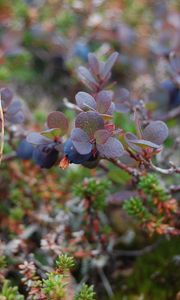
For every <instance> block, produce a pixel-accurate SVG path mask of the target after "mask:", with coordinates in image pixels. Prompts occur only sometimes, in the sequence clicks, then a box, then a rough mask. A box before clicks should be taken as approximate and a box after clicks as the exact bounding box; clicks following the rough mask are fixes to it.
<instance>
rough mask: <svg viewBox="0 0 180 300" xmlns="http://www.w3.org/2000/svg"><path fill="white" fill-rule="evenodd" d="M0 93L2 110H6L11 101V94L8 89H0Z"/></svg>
mask: <svg viewBox="0 0 180 300" xmlns="http://www.w3.org/2000/svg"><path fill="white" fill-rule="evenodd" d="M0 93H1V102H2V108H3V109H6V108H7V107H8V106H9V105H10V103H11V101H12V98H13V93H12V91H11V90H10V89H8V88H2V89H0Z"/></svg>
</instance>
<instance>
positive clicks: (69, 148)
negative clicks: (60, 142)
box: [64, 139, 92, 164]
mask: <svg viewBox="0 0 180 300" xmlns="http://www.w3.org/2000/svg"><path fill="white" fill-rule="evenodd" d="M64 153H65V155H66V156H67V158H68V159H69V161H70V163H73V164H82V163H83V162H85V161H87V160H88V159H89V158H90V157H91V155H92V154H91V152H90V153H88V154H85V155H82V154H79V153H78V152H77V150H76V149H75V147H74V145H73V143H72V141H71V139H68V140H67V141H66V142H65V144H64Z"/></svg>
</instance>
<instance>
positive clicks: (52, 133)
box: [40, 128, 61, 140]
mask: <svg viewBox="0 0 180 300" xmlns="http://www.w3.org/2000/svg"><path fill="white" fill-rule="evenodd" d="M40 134H41V135H43V136H45V137H47V138H49V139H52V140H53V139H54V138H56V137H59V136H60V135H61V129H60V128H52V129H48V130H45V131H41V133H40Z"/></svg>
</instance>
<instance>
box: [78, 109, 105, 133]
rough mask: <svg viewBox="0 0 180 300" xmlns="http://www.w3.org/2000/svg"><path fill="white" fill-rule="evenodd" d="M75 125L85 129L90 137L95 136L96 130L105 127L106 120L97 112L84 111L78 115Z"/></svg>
mask: <svg viewBox="0 0 180 300" xmlns="http://www.w3.org/2000/svg"><path fill="white" fill-rule="evenodd" d="M75 126H76V127H78V128H81V129H83V130H84V131H85V132H86V133H87V134H88V135H89V137H90V138H93V137H94V133H95V132H96V130H98V129H103V128H104V121H103V119H102V118H101V116H100V115H99V114H98V113H96V112H91V111H88V112H82V113H80V114H79V115H78V116H77V118H76V121H75Z"/></svg>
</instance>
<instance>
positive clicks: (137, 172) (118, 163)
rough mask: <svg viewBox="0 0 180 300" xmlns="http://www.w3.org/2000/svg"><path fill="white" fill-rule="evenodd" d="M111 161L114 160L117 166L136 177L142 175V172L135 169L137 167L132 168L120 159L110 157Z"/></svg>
mask: <svg viewBox="0 0 180 300" xmlns="http://www.w3.org/2000/svg"><path fill="white" fill-rule="evenodd" d="M109 161H110V162H112V163H113V164H114V165H115V166H117V167H118V168H120V169H122V170H124V171H125V172H127V173H128V174H130V175H132V176H134V177H139V176H140V175H142V172H141V171H139V170H137V169H135V168H131V167H129V166H127V165H125V164H124V163H122V162H121V161H119V160H116V159H113V158H112V159H109Z"/></svg>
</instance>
